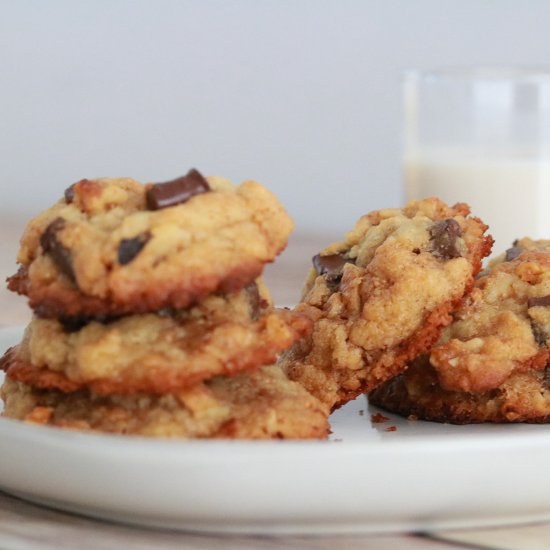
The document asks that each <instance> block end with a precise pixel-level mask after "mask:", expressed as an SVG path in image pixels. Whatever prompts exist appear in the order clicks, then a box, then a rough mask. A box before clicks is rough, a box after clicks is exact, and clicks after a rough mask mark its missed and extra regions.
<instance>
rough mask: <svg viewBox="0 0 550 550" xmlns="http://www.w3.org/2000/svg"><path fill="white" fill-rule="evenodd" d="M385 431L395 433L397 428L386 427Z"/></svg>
mask: <svg viewBox="0 0 550 550" xmlns="http://www.w3.org/2000/svg"><path fill="white" fill-rule="evenodd" d="M386 431H387V432H396V431H397V426H388V427H387V428H386Z"/></svg>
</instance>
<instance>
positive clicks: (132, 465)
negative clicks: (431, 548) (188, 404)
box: [0, 329, 550, 534]
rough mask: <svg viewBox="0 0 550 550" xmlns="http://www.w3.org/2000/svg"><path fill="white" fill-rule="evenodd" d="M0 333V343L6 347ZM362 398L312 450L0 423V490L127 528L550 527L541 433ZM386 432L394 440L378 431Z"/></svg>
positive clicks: (11, 335) (8, 337)
mask: <svg viewBox="0 0 550 550" xmlns="http://www.w3.org/2000/svg"><path fill="white" fill-rule="evenodd" d="M20 335H21V330H20V329H4V330H0V348H1V349H4V348H6V347H7V346H8V345H11V344H13V343H15V342H17V340H18V339H19V338H20ZM375 412H376V410H375V409H369V408H368V406H367V403H366V401H365V400H364V399H358V400H356V401H355V402H353V403H350V404H348V405H347V406H346V407H344V408H343V409H341V410H340V411H338V412H337V413H335V414H334V415H333V417H332V426H333V431H334V433H333V436H332V438H331V441H325V442H291V441H269V442H252V441H235V442H227V441H170V440H152V439H145V438H139V437H121V436H110V435H93V434H86V433H77V432H71V431H63V430H59V429H55V428H47V427H40V426H33V425H26V424H24V423H21V422H16V421H13V420H8V419H0V445H1V449H2V452H1V455H2V456H1V459H0V487H1V488H3V489H4V490H6V491H8V492H11V493H14V494H17V495H19V496H23V497H24V498H27V499H29V500H32V501H35V502H39V503H43V504H47V505H49V506H53V507H56V508H60V509H63V510H69V511H73V512H78V513H82V514H86V515H90V516H96V517H100V518H106V519H109V520H114V521H121V522H126V523H134V524H139V525H147V526H157V527H170V528H176V529H185V530H194V531H210V532H238V533H263V534H281V533H302V534H306V533H313V534H321V533H336V532H339V533H353V532H390V531H403V530H432V529H436V528H437V529H439V528H451V527H453V528H456V527H466V526H468V527H474V526H487V525H497V524H510V523H520V522H527V521H535V520H547V519H550V475H549V473H548V472H549V467H548V465H549V464H550V426H549V427H547V426H529V425H515V426H514V425H511V426H492V425H487V426H480V425H478V426H449V425H438V424H431V423H424V422H408V421H406V420H403V419H398V418H397V417H394V416H391V415H386V416H390V417H391V418H390V420H389V421H387V422H383V423H380V424H373V423H371V418H370V415H371V414H372V413H375ZM392 426H395V427H396V428H397V429H396V430H395V431H387V428H389V427H392Z"/></svg>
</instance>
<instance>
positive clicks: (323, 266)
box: [311, 254, 353, 285]
mask: <svg viewBox="0 0 550 550" xmlns="http://www.w3.org/2000/svg"><path fill="white" fill-rule="evenodd" d="M311 261H312V262H313V267H314V268H315V271H317V274H318V275H326V281H327V283H329V284H331V285H338V284H339V283H340V280H341V279H342V273H343V271H344V265H345V264H347V263H353V260H350V259H347V258H346V257H345V256H344V255H343V254H329V255H328V256H321V255H320V254H317V255H316V256H313V258H312V260H311Z"/></svg>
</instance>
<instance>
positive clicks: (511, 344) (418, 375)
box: [369, 246, 550, 423]
mask: <svg viewBox="0 0 550 550" xmlns="http://www.w3.org/2000/svg"><path fill="white" fill-rule="evenodd" d="M549 345H550V252H549V251H544V250H542V249H540V247H538V246H536V247H535V248H534V249H533V250H526V251H523V252H522V253H520V255H519V256H516V257H515V259H513V260H510V261H501V262H499V263H496V264H493V266H492V268H491V269H489V270H487V271H486V272H485V273H484V275H483V276H481V277H479V278H478V279H477V280H476V284H475V288H474V289H473V290H472V292H471V294H470V295H469V297H468V299H467V300H466V301H465V303H464V305H463V307H461V308H460V309H459V310H458V311H457V312H456V313H455V314H454V321H453V323H452V324H451V325H450V326H449V327H447V328H446V329H445V330H444V331H443V333H442V335H441V338H440V340H439V341H438V342H437V345H436V346H434V348H433V349H432V350H431V351H430V353H429V355H426V356H424V357H422V358H421V359H419V360H418V361H416V362H414V363H413V364H412V365H411V366H410V368H409V369H408V370H407V371H406V372H405V373H404V374H402V375H401V376H399V377H397V378H395V379H394V380H391V381H390V382H388V383H387V384H384V385H383V386H381V387H380V388H378V389H376V390H374V392H372V393H371V394H369V400H370V401H371V402H372V403H374V404H376V405H379V406H382V407H384V408H386V409H388V410H392V411H395V412H399V413H400V414H404V415H410V414H412V415H415V416H417V417H419V418H423V419H426V420H435V421H439V422H453V423H467V422H547V421H548V419H549V418H550V389H549V388H550V386H549V377H548V374H547V365H548V362H549V359H550V353H549Z"/></svg>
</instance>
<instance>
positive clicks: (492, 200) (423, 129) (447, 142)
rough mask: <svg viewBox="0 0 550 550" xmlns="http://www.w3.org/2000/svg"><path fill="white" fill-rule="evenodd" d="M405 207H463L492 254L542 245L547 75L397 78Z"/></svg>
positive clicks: (548, 202) (545, 234) (463, 71)
mask: <svg viewBox="0 0 550 550" xmlns="http://www.w3.org/2000/svg"><path fill="white" fill-rule="evenodd" d="M404 92H405V93H404V99H405V150H404V181H405V192H406V195H407V198H408V199H418V198H423V197H427V196H438V197H440V198H441V199H443V200H444V201H445V202H447V203H450V204H454V203H455V202H466V203H468V204H469V205H470V206H471V208H472V213H473V214H474V215H475V216H478V217H480V218H481V219H482V220H483V221H484V222H485V223H487V224H488V225H489V227H490V229H489V233H491V234H492V235H493V237H494V238H495V241H496V242H495V247H494V251H495V252H497V253H498V252H499V251H502V250H504V249H506V248H508V247H509V246H510V244H511V243H512V242H513V241H514V240H515V239H516V238H519V237H523V236H529V237H533V238H549V239H550V68H497V67H493V68H481V67H478V68H449V69H442V70H438V71H428V72H420V71H410V72H408V73H407V74H406V75H405V83H404Z"/></svg>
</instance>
